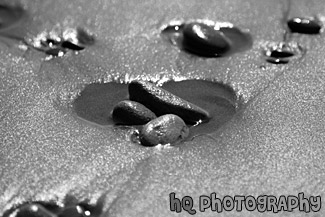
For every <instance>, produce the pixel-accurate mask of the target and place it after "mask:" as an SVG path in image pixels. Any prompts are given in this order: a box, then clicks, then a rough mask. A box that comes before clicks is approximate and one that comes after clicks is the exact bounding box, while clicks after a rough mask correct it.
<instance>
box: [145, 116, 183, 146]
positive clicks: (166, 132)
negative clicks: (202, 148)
mask: <svg viewBox="0 0 325 217" xmlns="http://www.w3.org/2000/svg"><path fill="white" fill-rule="evenodd" d="M188 134H189V129H188V127H187V126H186V124H185V122H184V121H183V120H182V119H181V118H180V117H178V116H177V115H173V114H167V115H163V116H160V117H158V118H156V119H154V120H152V121H150V122H149V123H147V124H146V125H144V126H143V128H142V129H141V131H140V142H141V144H142V145H144V146H156V145H158V144H162V145H165V144H168V143H171V144H172V143H176V142H179V141H181V140H182V139H184V138H186V137H187V136H188Z"/></svg>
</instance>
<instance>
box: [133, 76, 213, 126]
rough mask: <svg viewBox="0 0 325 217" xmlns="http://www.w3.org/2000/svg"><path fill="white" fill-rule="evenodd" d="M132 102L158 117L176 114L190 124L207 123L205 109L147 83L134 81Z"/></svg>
mask: <svg viewBox="0 0 325 217" xmlns="http://www.w3.org/2000/svg"><path fill="white" fill-rule="evenodd" d="M129 97H130V100H133V101H136V102H139V103H141V104H143V105H145V106H146V107H147V108H149V109H150V110H151V111H153V112H154V113H155V114H156V115H157V116H160V115H164V114H175V115H178V116H179V117H181V118H182V119H183V120H184V121H185V122H186V123H188V124H192V125H194V124H197V123H200V122H207V121H208V120H209V119H210V116H209V113H208V112H207V111H205V110H204V109H202V108H200V107H198V106H196V105H194V104H192V103H190V102H188V101H186V100H184V99H182V98H180V97H178V96H175V95H174V94H172V93H170V92H168V91H167V90H164V89H162V88H160V87H157V86H156V85H154V84H152V83H150V82H146V81H132V82H131V83H130V84H129Z"/></svg>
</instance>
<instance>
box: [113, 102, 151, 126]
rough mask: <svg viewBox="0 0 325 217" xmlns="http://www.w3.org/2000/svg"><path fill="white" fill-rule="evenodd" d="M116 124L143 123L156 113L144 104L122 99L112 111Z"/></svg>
mask: <svg viewBox="0 0 325 217" xmlns="http://www.w3.org/2000/svg"><path fill="white" fill-rule="evenodd" d="M112 117H113V120H114V122H115V123H116V124H126V125H143V124H146V123H148V122H149V121H151V120H153V119H155V118H156V115H155V114H154V113H153V112H152V111H150V109H148V108H147V107H145V106H144V105H142V104H140V103H138V102H134V101H130V100H124V101H121V102H119V103H118V104H117V105H116V106H115V107H114V109H113V111H112Z"/></svg>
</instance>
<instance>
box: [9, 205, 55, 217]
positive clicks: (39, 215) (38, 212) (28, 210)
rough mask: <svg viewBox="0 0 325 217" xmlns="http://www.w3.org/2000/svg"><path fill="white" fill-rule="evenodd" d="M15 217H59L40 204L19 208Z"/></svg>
mask: <svg viewBox="0 0 325 217" xmlns="http://www.w3.org/2000/svg"><path fill="white" fill-rule="evenodd" d="M15 217H57V216H56V215H55V214H54V213H51V212H50V211H48V210H47V209H45V208H44V207H43V206H42V205H39V204H26V205H24V206H22V207H20V208H18V212H17V213H16V216H15Z"/></svg>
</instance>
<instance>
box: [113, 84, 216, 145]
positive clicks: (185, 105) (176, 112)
mask: <svg viewBox="0 0 325 217" xmlns="http://www.w3.org/2000/svg"><path fill="white" fill-rule="evenodd" d="M128 90H129V99H130V100H124V101H121V102H119V103H118V104H117V105H116V106H115V107H114V108H113V111H112V118H113V120H114V121H115V123H116V124H123V125H143V126H142V127H141V129H140V131H139V140H140V142H141V144H142V145H144V146H156V145H158V144H162V145H164V144H174V143H177V142H179V141H181V140H183V139H185V138H186V137H187V136H188V135H189V128H188V126H187V124H189V125H195V124H198V123H202V122H208V121H209V119H210V115H209V113H208V112H207V111H205V110H204V109H202V108H200V107H198V106H196V105H194V104H192V103H190V102H188V101H186V100H184V99H182V98H180V97H178V96H175V95H174V94H172V93H170V92H168V91H167V90H164V89H162V88H160V87H158V86H156V85H154V84H152V83H150V82H147V81H132V82H131V83H130V84H129V86H128Z"/></svg>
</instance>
